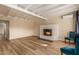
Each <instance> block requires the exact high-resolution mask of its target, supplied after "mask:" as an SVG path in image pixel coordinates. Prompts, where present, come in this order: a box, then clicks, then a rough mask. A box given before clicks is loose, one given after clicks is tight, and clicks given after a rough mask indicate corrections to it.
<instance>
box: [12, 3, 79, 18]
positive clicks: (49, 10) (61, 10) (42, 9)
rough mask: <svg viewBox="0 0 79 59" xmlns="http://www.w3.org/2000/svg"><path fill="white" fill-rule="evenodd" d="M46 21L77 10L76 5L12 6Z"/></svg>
mask: <svg viewBox="0 0 79 59" xmlns="http://www.w3.org/2000/svg"><path fill="white" fill-rule="evenodd" d="M12 5H13V6H16V7H19V8H21V9H23V10H26V11H29V12H32V13H34V14H37V15H39V16H42V17H44V18H46V19H48V18H49V17H52V16H63V15H66V14H70V13H73V12H74V11H76V10H78V6H79V5H78V4H12Z"/></svg>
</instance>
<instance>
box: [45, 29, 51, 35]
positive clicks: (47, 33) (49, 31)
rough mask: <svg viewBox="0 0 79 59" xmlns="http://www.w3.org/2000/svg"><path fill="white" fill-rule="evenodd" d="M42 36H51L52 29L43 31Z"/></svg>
mask: <svg viewBox="0 0 79 59" xmlns="http://www.w3.org/2000/svg"><path fill="white" fill-rule="evenodd" d="M43 34H44V35H45V36H52V29H43Z"/></svg>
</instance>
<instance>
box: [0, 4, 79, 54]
mask: <svg viewBox="0 0 79 59" xmlns="http://www.w3.org/2000/svg"><path fill="white" fill-rule="evenodd" d="M78 6H79V5H77V4H13V5H11V4H10V5H8V4H7V5H6V4H1V5H0V20H1V21H0V23H1V24H0V28H1V29H0V30H1V32H0V35H1V36H0V38H1V39H0V40H1V41H0V44H1V45H0V47H1V48H0V49H1V50H0V51H1V53H0V54H1V55H8V54H9V55H61V51H60V48H62V47H64V46H71V47H74V46H75V44H74V42H73V41H72V42H70V43H69V41H66V42H65V37H67V36H68V33H69V32H71V31H72V32H75V31H76V20H75V18H76V12H77V11H78ZM5 21H8V25H7V24H6V25H2V24H5V23H4V22H5ZM3 27H4V28H3ZM2 28H3V29H2ZM2 31H3V32H2ZM8 41H9V42H8ZM2 47H4V48H2ZM6 47H7V48H6Z"/></svg>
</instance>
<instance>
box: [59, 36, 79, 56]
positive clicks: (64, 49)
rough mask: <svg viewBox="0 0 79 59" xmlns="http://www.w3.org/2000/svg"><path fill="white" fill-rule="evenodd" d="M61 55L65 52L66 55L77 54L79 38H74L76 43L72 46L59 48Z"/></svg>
mask: <svg viewBox="0 0 79 59" xmlns="http://www.w3.org/2000/svg"><path fill="white" fill-rule="evenodd" d="M60 51H61V55H62V54H66V55H79V38H76V45H75V47H74V48H71V47H68V46H66V47H62V48H60Z"/></svg>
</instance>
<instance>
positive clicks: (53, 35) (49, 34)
mask: <svg viewBox="0 0 79 59" xmlns="http://www.w3.org/2000/svg"><path fill="white" fill-rule="evenodd" d="M58 30H59V25H58V24H53V25H41V26H40V38H41V39H44V40H50V41H54V40H59V31H58Z"/></svg>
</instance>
